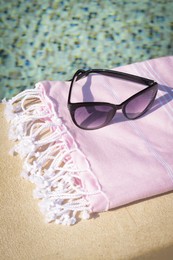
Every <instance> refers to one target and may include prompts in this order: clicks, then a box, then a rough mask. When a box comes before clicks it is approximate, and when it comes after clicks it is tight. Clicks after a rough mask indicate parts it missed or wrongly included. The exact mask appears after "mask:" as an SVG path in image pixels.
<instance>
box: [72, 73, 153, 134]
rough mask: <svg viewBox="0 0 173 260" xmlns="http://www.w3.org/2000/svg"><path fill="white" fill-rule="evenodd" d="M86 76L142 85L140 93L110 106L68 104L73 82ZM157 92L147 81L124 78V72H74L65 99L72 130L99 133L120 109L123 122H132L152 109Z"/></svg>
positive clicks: (131, 77)
mask: <svg viewBox="0 0 173 260" xmlns="http://www.w3.org/2000/svg"><path fill="white" fill-rule="evenodd" d="M89 74H101V75H104V76H108V77H115V78H119V79H123V80H126V81H131V82H134V83H139V84H142V85H146V86H147V87H145V88H144V89H143V90H141V91H139V92H137V93H136V94H134V95H132V96H131V97H129V98H128V99H126V100H125V101H123V102H122V103H121V104H118V105H117V104H111V103H107V102H77V103H72V102H71V95H72V88H73V86H74V85H75V83H76V82H77V81H79V80H80V79H82V78H85V77H87V76H88V75H89ZM157 90H158V84H157V83H156V82H155V81H153V80H151V79H147V78H143V77H139V76H135V75H131V74H127V73H124V72H119V71H114V70H106V69H91V70H86V71H85V70H78V71H77V72H76V73H75V74H74V76H73V78H72V80H71V85H70V89H69V95H68V109H69V112H70V115H71V118H72V120H73V122H74V124H75V125H76V126H78V127H79V128H81V129H84V130H94V129H99V128H101V127H104V126H106V125H108V124H109V123H110V122H111V120H112V119H113V117H114V116H115V114H116V111H117V110H119V109H122V112H123V114H124V116H125V117H126V118H127V119H130V120H133V119H137V118H139V117H141V116H142V115H144V114H145V113H146V112H147V111H148V110H149V109H150V108H151V106H152V104H153V102H154V100H155V97H156V94H157Z"/></svg>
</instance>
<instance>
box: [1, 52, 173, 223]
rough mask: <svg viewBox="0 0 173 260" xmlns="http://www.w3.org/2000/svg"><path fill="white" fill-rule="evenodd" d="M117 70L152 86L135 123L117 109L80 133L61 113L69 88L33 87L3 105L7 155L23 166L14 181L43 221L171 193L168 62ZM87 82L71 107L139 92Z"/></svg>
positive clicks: (120, 84)
mask: <svg viewBox="0 0 173 260" xmlns="http://www.w3.org/2000/svg"><path fill="white" fill-rule="evenodd" d="M116 71H122V72H126V73H130V74H133V75H138V76H141V77H145V78H149V79H152V80H154V81H156V82H157V83H158V84H159V86H158V93H157V97H156V100H155V102H154V104H153V106H152V108H151V109H150V110H149V111H148V112H147V113H146V114H145V115H143V116H142V117H139V118H138V119H136V120H128V119H127V118H125V117H124V115H123V113H122V112H121V111H119V110H118V111H117V113H116V116H115V118H113V120H112V121H111V122H110V123H109V124H108V125H107V126H105V127H103V128H99V129H96V130H83V129H80V128H79V127H77V126H76V125H75V124H74V123H73V121H72V119H71V116H70V113H69V110H68V107H67V99H68V92H69V87H70V82H60V81H43V82H39V83H37V84H36V87H35V89H30V90H25V91H24V92H21V93H19V94H18V95H17V96H16V97H14V98H12V99H11V100H9V101H8V102H6V110H5V114H6V117H7V119H8V120H9V121H10V123H11V127H10V132H9V137H10V139H13V140H15V141H17V142H16V145H15V146H14V148H13V152H16V153H19V154H20V156H21V157H22V158H23V160H24V162H23V171H22V174H21V175H22V177H24V178H26V179H28V180H30V181H31V182H33V183H35V184H36V189H35V190H34V192H33V195H34V197H35V198H38V199H39V206H40V209H41V211H42V212H43V214H44V215H45V216H46V220H47V221H48V222H52V221H55V222H56V223H61V224H67V225H70V224H74V223H75V222H76V219H79V218H80V217H81V218H84V219H88V218H89V216H90V213H92V212H102V211H107V210H109V209H111V208H116V207H119V206H122V205H126V204H128V203H131V202H134V201H138V200H141V199H145V198H148V197H152V196H155V195H158V194H162V193H165V192H168V191H171V190H173V156H172V147H173V79H172V71H173V57H163V58H158V59H153V60H148V61H145V62H141V63H135V64H131V65H127V66H124V67H119V68H117V69H116ZM83 80H84V79H81V80H79V82H83ZM90 81H92V82H86V81H85V82H83V83H80V84H81V85H80V84H79V86H78V87H75V88H74V89H73V93H72V100H73V102H83V101H85V102H86V101H87V102H90V101H93V100H94V101H97V102H109V103H113V104H119V103H122V102H123V100H125V99H127V98H128V97H129V96H131V95H133V94H134V93H136V92H137V91H139V90H140V88H141V87H142V88H143V87H144V86H139V84H134V83H133V82H128V81H123V80H121V79H118V78H113V77H106V76H105V75H100V74H99V75H95V76H94V77H92V79H91V78H90Z"/></svg>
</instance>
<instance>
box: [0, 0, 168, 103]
mask: <svg viewBox="0 0 173 260" xmlns="http://www.w3.org/2000/svg"><path fill="white" fill-rule="evenodd" d="M0 9H1V10H0V11H1V16H0V22H1V30H0V36H1V37H0V63H1V69H0V83H1V86H0V99H2V98H3V97H7V98H10V97H11V96H13V95H15V94H17V93H18V92H20V91H22V90H24V89H26V88H31V87H34V84H35V83H36V82H38V81H40V80H45V79H47V80H67V79H70V78H71V77H72V75H73V73H74V72H75V71H76V70H77V69H79V68H114V67H116V66H121V65H125V64H129V63H133V62H137V61H143V60H146V59H149V58H155V57H160V56H166V55H171V54H173V15H172V14H173V1H168V0H164V1H161V0H153V1H150V0H144V1H138V0H133V1H127V0H126V1H125V0H116V1H113V0H111V1H108V0H100V1H88V0H86V1H80V0H79V1H75V0H68V1H59V0H56V1H51V0H49V1H46V0H42V1H37V0H35V1H29V0H26V1H5V0H3V1H1V6H0Z"/></svg>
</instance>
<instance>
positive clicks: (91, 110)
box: [74, 105, 115, 129]
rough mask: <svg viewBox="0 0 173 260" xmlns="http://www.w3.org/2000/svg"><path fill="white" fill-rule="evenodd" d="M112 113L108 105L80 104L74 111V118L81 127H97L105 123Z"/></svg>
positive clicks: (113, 112)
mask: <svg viewBox="0 0 173 260" xmlns="http://www.w3.org/2000/svg"><path fill="white" fill-rule="evenodd" d="M114 114H115V111H114V109H113V108H112V107H111V106H109V105H93V106H80V107H78V108H76V110H75V112H74V119H75V121H76V124H77V125H78V126H79V127H81V128H83V129H97V128H100V127H103V126H105V125H107V124H108V123H109V122H110V121H111V119H112V118H113V116H114Z"/></svg>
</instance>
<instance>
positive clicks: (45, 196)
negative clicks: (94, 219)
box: [3, 88, 99, 225]
mask: <svg viewBox="0 0 173 260" xmlns="http://www.w3.org/2000/svg"><path fill="white" fill-rule="evenodd" d="M3 102H4V103H5V104H6V108H5V116H6V118H7V120H8V121H10V123H11V127H10V131H9V139H11V140H15V141H18V142H17V144H16V145H15V146H14V147H13V149H12V150H11V151H10V153H11V154H14V153H18V154H19V155H20V156H21V158H22V159H24V164H23V171H22V173H21V176H22V177H23V178H25V179H27V180H29V181H31V182H32V183H35V184H36V189H35V190H34V191H33V196H34V198H38V199H40V203H39V206H40V210H41V212H42V213H43V214H44V215H45V217H46V221H47V222H52V221H55V223H58V224H63V225H73V224H75V223H76V217H77V215H78V214H79V213H82V218H83V219H88V218H89V217H90V212H91V210H90V205H89V202H88V201H87V200H86V198H85V196H87V195H92V194H96V193H98V192H99V191H96V192H95V193H92V194H91V193H90V194H89V193H88V192H86V191H84V190H83V188H82V187H81V186H82V185H81V183H82V182H81V180H80V172H81V171H82V169H80V170H79V169H77V168H76V166H75V165H74V163H73V161H72V157H71V153H72V152H74V151H75V150H76V149H78V148H77V146H76V145H73V147H71V148H69V147H68V145H67V142H66V141H67V140H66V136H67V135H68V132H67V130H66V128H65V126H64V125H63V123H62V121H61V119H60V118H57V117H56V115H55V113H54V111H51V109H50V108H49V107H48V105H47V104H45V102H44V101H43V100H42V95H41V92H40V89H39V88H35V89H31V90H25V91H23V92H21V93H19V94H18V95H17V96H16V97H14V98H12V99H11V100H9V101H8V102H6V100H4V101H3ZM28 103H30V104H28ZM84 171H86V170H84ZM78 183H80V185H79V184H78Z"/></svg>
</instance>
